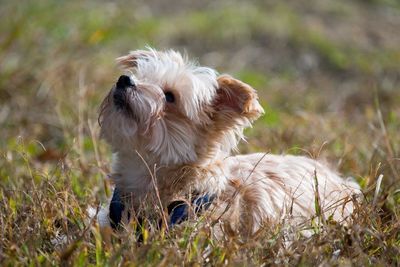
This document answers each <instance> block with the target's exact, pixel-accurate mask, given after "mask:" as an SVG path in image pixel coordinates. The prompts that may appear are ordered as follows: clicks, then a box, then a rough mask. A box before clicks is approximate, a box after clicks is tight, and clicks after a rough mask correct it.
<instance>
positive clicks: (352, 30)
mask: <svg viewBox="0 0 400 267" xmlns="http://www.w3.org/2000/svg"><path fill="white" fill-rule="evenodd" d="M399 29H400V4H399V2H398V1H395V0H393V1H390V0H370V1H348V0H343V1H326V0H319V1H316V0H315V1H308V0H307V1H298V0H296V1H253V2H244V1H237V2H235V1H197V2H183V3H180V2H179V1H168V2H167V1H158V0H150V1H132V2H131V1H116V2H108V1H50V0H40V1H26V2H18V3H17V2H15V1H2V3H1V9H0V32H1V35H0V99H1V100H0V124H1V129H0V131H1V138H0V145H1V148H2V150H3V151H13V150H15V149H16V147H18V146H19V145H21V142H22V143H23V144H24V146H27V148H28V151H29V153H31V156H32V159H33V160H34V161H35V162H38V163H39V164H41V163H45V162H47V161H51V160H59V159H65V158H67V159H68V158H69V159H71V158H73V159H75V160H77V161H79V162H81V163H85V164H88V162H92V163H93V160H94V151H95V149H94V146H95V145H96V146H100V148H99V149H100V154H101V155H103V154H102V152H101V151H103V152H104V153H105V154H106V157H107V160H108V157H109V156H108V155H107V153H108V151H107V147H105V146H104V145H103V144H102V143H100V145H99V144H97V142H96V144H94V141H93V138H96V140H97V136H96V134H97V131H98V127H97V123H96V120H97V111H98V107H99V104H100V101H101V100H102V98H103V97H104V96H105V95H106V93H107V91H108V90H109V89H110V88H111V86H112V84H113V83H114V82H115V80H116V78H117V77H118V76H119V75H120V74H121V72H120V70H118V69H117V67H116V66H115V61H114V59H115V58H116V57H118V56H121V55H124V54H126V53H128V52H129V51H130V50H135V49H142V48H144V47H145V46H146V45H149V46H152V47H154V48H157V49H170V48H171V49H176V50H179V51H182V52H187V53H188V54H189V56H190V57H191V58H194V59H197V60H198V61H199V62H200V63H201V64H203V65H207V66H211V67H213V68H216V69H217V70H218V71H219V72H221V73H225V72H226V73H230V74H232V75H234V76H236V77H238V78H240V79H242V80H244V81H245V82H247V83H249V84H251V85H252V86H253V87H254V88H256V89H257V90H258V92H259V94H260V98H261V102H262V104H263V105H264V107H265V110H266V114H265V116H264V117H263V118H261V119H260V120H259V121H258V122H257V124H256V125H255V127H254V128H253V129H252V130H249V131H248V135H249V139H248V140H249V144H246V145H244V146H242V147H241V150H242V151H243V152H249V151H256V150H262V151H271V152H274V153H300V154H312V155H313V156H321V157H327V158H329V159H330V161H331V162H332V163H333V164H334V165H337V166H338V167H339V169H340V170H341V171H343V172H345V173H348V174H352V175H355V176H357V175H359V176H366V175H368V174H369V172H370V169H371V168H374V167H376V165H377V164H379V162H382V164H383V165H384V166H383V167H388V166H390V165H392V167H391V168H389V169H390V172H391V173H390V175H391V177H394V176H393V175H394V174H395V173H397V169H398V167H397V166H396V165H398V161H399V160H398V158H397V156H398V151H399V139H400V137H399V134H398V130H399V126H400V118H399V117H400V105H399V103H400V88H399V84H400V83H399V81H400V80H399V79H400V75H399V74H400V72H399V70H400V30H399ZM10 153H11V152H10ZM74 153H75V154H74ZM6 154H7V153H5V154H4V153H3V155H2V159H1V162H2V164H5V162H7V161H9V158H10V157H11V156H10V155H11V154H10V155H8V156H7V155H6ZM101 155H100V156H101ZM97 160H99V158H97ZM107 160H106V161H105V163H104V164H107V163H106V162H107ZM85 164H83V165H82V164H81V167H82V166H84V165H85ZM101 164H103V162H102V163H101ZM95 165H96V164H95ZM381 167H382V166H381ZM388 179H393V178H388Z"/></svg>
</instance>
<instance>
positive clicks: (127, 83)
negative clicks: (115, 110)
mask: <svg viewBox="0 0 400 267" xmlns="http://www.w3.org/2000/svg"><path fill="white" fill-rule="evenodd" d="M126 87H135V83H134V82H133V81H132V80H131V78H130V77H129V76H127V75H121V76H120V77H119V78H118V81H117V88H118V89H125V88H126Z"/></svg>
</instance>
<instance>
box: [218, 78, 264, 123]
mask: <svg viewBox="0 0 400 267" xmlns="http://www.w3.org/2000/svg"><path fill="white" fill-rule="evenodd" d="M217 81H218V89H217V97H216V100H215V103H214V108H215V111H216V112H217V113H219V114H221V115H224V116H228V117H234V118H240V117H242V118H247V119H248V120H249V121H250V122H252V121H254V120H256V119H258V118H259V117H260V116H261V114H263V113H264V109H263V108H262V107H261V105H260V103H258V96H257V92H256V90H254V89H253V88H252V87H251V86H250V85H248V84H246V83H244V82H242V81H239V80H237V79H235V78H233V77H231V76H229V75H221V76H219V77H218V78H217Z"/></svg>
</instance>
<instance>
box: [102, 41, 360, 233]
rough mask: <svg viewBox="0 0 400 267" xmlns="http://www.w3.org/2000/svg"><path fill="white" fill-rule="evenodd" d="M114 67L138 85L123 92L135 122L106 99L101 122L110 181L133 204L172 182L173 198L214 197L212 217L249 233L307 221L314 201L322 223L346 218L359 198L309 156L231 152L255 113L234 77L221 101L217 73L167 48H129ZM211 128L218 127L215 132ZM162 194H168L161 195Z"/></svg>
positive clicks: (248, 92) (252, 99) (253, 101)
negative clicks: (184, 172) (182, 176)
mask: <svg viewBox="0 0 400 267" xmlns="http://www.w3.org/2000/svg"><path fill="white" fill-rule="evenodd" d="M119 62H120V63H121V64H122V65H124V66H125V68H126V70H127V71H128V72H130V74H131V77H132V79H133V80H134V81H135V84H136V88H137V90H136V91H133V90H131V91H128V96H129V97H128V102H129V107H130V109H131V111H132V114H133V116H127V115H126V114H123V112H121V111H119V110H117V109H116V108H115V107H114V105H113V103H112V98H110V97H108V98H106V99H105V100H104V102H103V108H102V112H101V115H100V122H101V132H102V136H103V137H104V138H105V139H106V140H107V142H108V143H109V144H110V145H111V147H112V149H113V151H114V158H113V166H112V172H113V173H112V177H113V179H114V181H115V183H116V186H117V187H118V188H120V189H121V190H122V191H124V192H125V193H129V194H130V195H131V196H132V198H133V199H132V203H133V208H138V207H139V206H140V205H141V204H143V203H142V202H143V201H144V200H145V199H146V196H148V195H152V194H154V192H155V189H154V184H153V182H152V177H155V179H156V180H157V181H156V183H157V185H158V186H160V187H161V188H159V189H160V190H159V191H160V192H161V194H164V193H163V192H168V188H169V187H172V190H173V189H174V188H173V186H171V185H172V184H174V183H180V184H179V185H180V186H179V188H180V189H179V190H181V191H183V192H178V189H177V192H176V193H189V192H185V190H186V191H190V190H192V189H191V188H196V189H197V190H199V191H203V192H210V193H216V194H217V195H218V199H217V201H215V203H213V204H214V211H215V213H216V214H219V215H222V218H226V220H227V221H229V222H230V223H232V224H235V225H236V226H237V228H238V229H241V230H244V232H246V231H247V232H249V233H252V232H254V231H256V230H257V229H259V228H260V227H262V226H263V225H266V224H267V223H268V222H278V221H279V220H281V219H282V218H285V217H288V216H289V217H290V218H293V221H297V222H298V221H300V219H301V220H305V219H309V218H310V217H312V216H314V215H315V214H316V210H315V201H316V199H317V198H320V206H321V208H322V210H323V212H325V213H324V216H325V217H327V216H329V215H333V218H334V219H335V220H338V221H341V220H345V219H346V218H347V217H348V216H349V215H350V214H351V212H352V210H353V204H352V201H351V199H350V198H351V195H352V194H357V193H359V192H360V191H359V186H358V185H357V184H356V183H354V182H348V181H344V180H343V179H342V178H340V177H339V176H338V175H337V174H336V173H334V172H333V171H331V170H330V169H329V168H328V167H326V166H324V165H322V164H321V163H319V162H317V161H315V160H312V159H309V158H306V157H296V156H277V155H265V154H261V153H259V154H251V155H240V156H229V154H230V151H231V150H232V149H233V148H235V147H236V145H237V143H238V142H239V140H240V139H241V138H242V137H243V129H244V128H245V127H248V126H250V125H251V122H252V121H253V120H254V119H256V118H257V117H258V116H259V115H260V114H261V113H262V112H263V110H262V108H261V106H260V105H259V103H258V101H257V97H256V94H255V91H254V90H253V89H252V88H250V87H249V86H248V85H245V84H243V83H241V82H240V81H237V80H234V79H233V78H232V83H234V84H235V85H236V87H232V88H228V89H229V90H230V89H232V90H230V91H229V90H228V91H227V92H228V93H227V94H226V97H225V98H224V97H220V96H218V94H220V95H221V92H222V89H220V88H219V80H218V76H217V72H216V71H214V70H212V69H210V68H206V67H200V66H198V65H197V64H195V63H194V62H191V61H188V60H187V58H186V57H183V56H181V55H180V54H179V53H178V52H175V51H165V52H160V51H156V50H152V49H149V50H145V51H141V50H139V51H133V52H131V54H129V55H127V56H125V57H121V58H120V59H119ZM228 79H229V78H228ZM227 86H228V87H229V86H231V85H230V83H228V85H227ZM240 86H242V87H243V88H240ZM235 88H236V89H237V88H239V89H238V90H236V91H235V90H233V89H235ZM113 90H115V89H114V88H113V89H112V90H111V93H110V95H112V93H113ZM240 90H242V91H240ZM166 91H171V92H173V93H174V95H175V97H176V103H172V104H171V103H167V102H166V101H165V99H164V93H165V92H166ZM218 97H220V98H218ZM221 101H222V104H221V103H220V102H221ZM235 101H236V102H235ZM232 103H237V107H236V106H235V105H234V104H232ZM242 106H243V107H242ZM240 108H242V109H243V110H240ZM235 110H237V111H235ZM235 112H236V113H235ZM217 118H218V119H219V120H218V119H217ZM225 124H226V125H225ZM218 127H219V128H221V129H225V130H224V131H223V132H221V133H219V132H218V131H217V130H216V129H219V128H218ZM208 148H209V149H208ZM207 149H208V150H207ZM204 150H206V153H204ZM202 151H203V152H202ZM205 155H206V156H205ZM188 166H189V167H190V168H193V169H195V170H196V171H195V172H193V175H192V176H193V177H186V180H177V179H175V178H174V177H173V176H174V175H172V174H171V171H172V170H175V169H179V168H181V167H188ZM149 169H150V171H149ZM153 171H155V172H154V173H153ZM168 171H169V172H168ZM316 182H318V193H319V194H317V193H316V188H317V187H316ZM169 191H171V188H170V189H169ZM168 197H173V194H171V193H169V195H168V194H167V193H165V195H162V196H161V199H163V200H169V198H168ZM164 205H168V203H164ZM228 205H229V206H230V209H231V210H230V211H229V212H227V211H226V210H225V209H226V207H227V206H228ZM225 213H226V214H225ZM219 215H217V217H218V216H219ZM103 217H104V216H103Z"/></svg>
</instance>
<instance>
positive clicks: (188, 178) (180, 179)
mask: <svg viewBox="0 0 400 267" xmlns="http://www.w3.org/2000/svg"><path fill="white" fill-rule="evenodd" d="M224 156H225V153H222V154H216V155H215V157H212V158H209V159H207V160H204V161H202V164H197V163H196V164H183V165H178V166H162V165H159V164H158V163H157V161H156V160H155V159H153V158H148V157H145V156H142V155H141V154H140V152H137V151H119V152H116V153H114V154H113V166H112V175H111V177H112V179H113V181H114V182H115V185H116V187H117V188H118V189H119V190H121V192H123V193H127V194H131V195H132V196H133V197H134V198H135V199H136V200H137V201H138V202H140V201H141V200H142V199H144V198H145V197H147V195H148V194H149V193H152V192H154V191H155V185H157V188H158V191H159V194H160V195H161V197H162V198H164V197H165V198H166V199H168V198H172V197H173V196H174V195H176V194H179V193H182V192H185V193H187V191H190V190H197V191H199V192H207V193H213V194H214V193H216V194H218V192H214V190H216V189H219V190H220V189H222V188H223V187H224V186H223V185H222V184H221V183H224V182H225V181H223V180H221V179H220V177H221V173H222V172H223V170H222V164H220V163H221V160H223V158H224ZM217 184H218V185H217Z"/></svg>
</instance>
